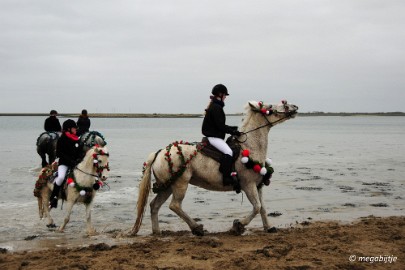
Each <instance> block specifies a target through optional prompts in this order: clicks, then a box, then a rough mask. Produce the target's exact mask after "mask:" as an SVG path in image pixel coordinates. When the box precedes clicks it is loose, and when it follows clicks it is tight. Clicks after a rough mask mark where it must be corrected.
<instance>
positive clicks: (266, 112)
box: [235, 100, 297, 143]
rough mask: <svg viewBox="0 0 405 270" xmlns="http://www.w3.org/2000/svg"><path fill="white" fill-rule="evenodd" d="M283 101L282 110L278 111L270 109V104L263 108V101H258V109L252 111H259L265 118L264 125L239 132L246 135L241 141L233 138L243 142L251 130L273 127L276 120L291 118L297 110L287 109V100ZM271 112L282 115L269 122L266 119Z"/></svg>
mask: <svg viewBox="0 0 405 270" xmlns="http://www.w3.org/2000/svg"><path fill="white" fill-rule="evenodd" d="M282 102H283V105H284V112H278V111H277V110H273V109H272V105H270V107H269V108H267V109H266V108H264V107H263V103H262V102H259V106H260V110H254V112H258V113H260V114H261V115H263V117H264V119H266V122H267V123H266V124H264V125H261V126H259V127H257V128H254V129H251V130H248V131H246V132H241V134H243V135H246V139H245V140H243V141H239V140H238V139H237V138H235V139H236V140H237V141H238V142H239V143H244V142H246V140H247V134H248V133H250V132H253V131H256V130H259V129H262V128H264V127H268V126H269V127H270V128H271V127H273V126H274V125H275V124H277V123H278V122H281V121H283V120H285V119H289V118H291V117H292V116H293V115H294V114H296V113H297V112H296V111H290V110H289V109H288V106H287V102H286V101H284V100H283V101H282ZM272 114H284V117H282V118H280V119H278V120H276V121H274V122H270V121H269V119H267V117H266V116H267V115H272Z"/></svg>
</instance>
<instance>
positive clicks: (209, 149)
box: [201, 136, 241, 162]
mask: <svg viewBox="0 0 405 270" xmlns="http://www.w3.org/2000/svg"><path fill="white" fill-rule="evenodd" d="M226 143H227V144H228V145H229V147H230V148H231V150H232V153H233V154H232V157H233V162H235V161H236V159H237V158H238V157H239V154H240V151H241V146H240V144H239V143H238V141H236V140H235V138H234V137H232V136H231V137H229V138H228V139H227V140H226ZM201 144H202V145H204V147H203V148H202V149H201V153H202V154H203V155H205V156H207V157H210V158H212V159H214V160H216V161H218V162H221V158H222V156H223V155H224V154H223V153H222V152H221V151H219V150H218V149H216V148H215V147H214V146H212V145H211V144H210V142H209V141H208V138H207V137H203V138H202V140H201Z"/></svg>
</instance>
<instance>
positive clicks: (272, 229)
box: [266, 227, 277, 233]
mask: <svg viewBox="0 0 405 270" xmlns="http://www.w3.org/2000/svg"><path fill="white" fill-rule="evenodd" d="M266 232H268V233H276V232H277V228H276V227H271V228H267V230H266Z"/></svg>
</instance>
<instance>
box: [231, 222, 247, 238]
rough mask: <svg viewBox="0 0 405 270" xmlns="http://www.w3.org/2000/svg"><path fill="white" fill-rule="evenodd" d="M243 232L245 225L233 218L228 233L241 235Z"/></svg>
mask: <svg viewBox="0 0 405 270" xmlns="http://www.w3.org/2000/svg"><path fill="white" fill-rule="evenodd" d="M244 232H245V226H244V225H242V223H241V222H240V221H239V219H235V220H234V221H233V226H232V229H231V230H230V233H231V234H233V235H242V234H243V233H244Z"/></svg>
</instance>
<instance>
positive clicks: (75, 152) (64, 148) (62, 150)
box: [56, 132, 83, 167]
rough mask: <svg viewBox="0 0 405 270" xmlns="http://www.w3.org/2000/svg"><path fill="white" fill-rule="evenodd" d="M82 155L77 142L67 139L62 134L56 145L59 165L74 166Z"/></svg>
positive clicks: (64, 134) (80, 147)
mask: <svg viewBox="0 0 405 270" xmlns="http://www.w3.org/2000/svg"><path fill="white" fill-rule="evenodd" d="M82 153H83V149H82V146H81V144H80V142H79V140H74V139H72V138H69V137H68V136H67V135H66V133H65V132H63V134H62V136H60V138H59V140H58V143H57V145H56V156H57V157H59V165H66V166H68V167H74V166H76V164H78V163H79V162H80V161H81V159H82V158H83V154H82Z"/></svg>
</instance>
